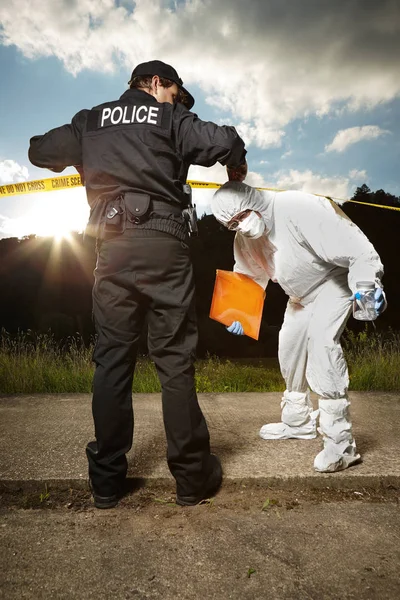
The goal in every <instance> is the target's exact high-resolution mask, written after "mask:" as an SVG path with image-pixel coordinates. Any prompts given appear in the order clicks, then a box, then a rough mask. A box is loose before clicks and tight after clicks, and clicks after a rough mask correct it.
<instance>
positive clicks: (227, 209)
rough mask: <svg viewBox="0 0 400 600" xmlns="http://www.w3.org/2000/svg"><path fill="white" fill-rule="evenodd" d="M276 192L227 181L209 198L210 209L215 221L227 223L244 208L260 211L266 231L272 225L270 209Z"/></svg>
mask: <svg viewBox="0 0 400 600" xmlns="http://www.w3.org/2000/svg"><path fill="white" fill-rule="evenodd" d="M275 196H276V192H267V191H264V192H261V191H259V190H257V189H256V188H253V187H250V186H249V185H247V184H245V183H240V182H238V181H228V182H227V183H225V184H224V185H223V186H222V187H221V188H220V189H219V190H217V191H216V192H215V194H214V196H213V198H212V199H211V210H212V212H213V213H214V216H215V218H216V219H217V221H219V222H220V223H222V225H227V224H228V223H229V221H230V220H231V219H233V217H235V216H236V215H238V214H239V213H241V212H243V211H244V210H254V211H257V212H259V213H260V215H261V217H262V219H263V221H264V223H265V227H266V233H268V231H270V230H271V227H272V209H273V201H274V198H275Z"/></svg>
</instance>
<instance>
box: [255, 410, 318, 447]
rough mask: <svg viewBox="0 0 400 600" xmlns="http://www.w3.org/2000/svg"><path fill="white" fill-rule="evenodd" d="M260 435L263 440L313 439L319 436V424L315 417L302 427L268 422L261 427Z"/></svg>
mask: <svg viewBox="0 0 400 600" xmlns="http://www.w3.org/2000/svg"><path fill="white" fill-rule="evenodd" d="M315 412H316V413H317V411H315ZM260 437H261V438H262V439H263V440H290V439H296V440H312V439H314V438H316V437H317V424H316V422H315V419H314V420H312V419H310V420H309V421H308V423H305V424H304V425H301V426H300V427H290V425H286V423H267V425H263V426H262V427H261V429H260Z"/></svg>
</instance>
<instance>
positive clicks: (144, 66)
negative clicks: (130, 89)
mask: <svg viewBox="0 0 400 600" xmlns="http://www.w3.org/2000/svg"><path fill="white" fill-rule="evenodd" d="M148 75H150V76H153V75H158V76H159V77H165V79H169V80H170V81H173V82H174V83H176V85H177V86H178V87H179V89H180V90H182V92H183V93H184V94H186V97H187V100H186V102H185V103H184V104H185V106H186V108H188V109H189V110H190V109H191V108H192V106H193V104H194V98H193V96H192V95H191V94H189V92H188V91H187V90H186V89H185V88H184V87H183V81H182V79H181V78H180V77H179V75H178V73H177V72H176V71H175V69H174V67H171V65H167V64H166V63H164V62H162V61H161V60H150V61H149V62H145V63H140V65H137V67H135V68H134V69H133V71H132V75H131V80H130V81H129V82H128V83H129V84H130V83H131V81H132V79H133V78H134V77H138V76H139V77H146V76H148Z"/></svg>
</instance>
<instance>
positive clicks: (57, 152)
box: [28, 110, 89, 172]
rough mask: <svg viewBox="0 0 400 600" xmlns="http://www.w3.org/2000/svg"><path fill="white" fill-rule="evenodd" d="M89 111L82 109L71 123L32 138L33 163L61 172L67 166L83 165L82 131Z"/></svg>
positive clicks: (30, 148)
mask: <svg viewBox="0 0 400 600" xmlns="http://www.w3.org/2000/svg"><path fill="white" fill-rule="evenodd" d="M88 112H89V111H88V110H81V111H80V112H79V113H77V114H76V115H75V116H74V118H73V119H72V121H71V124H70V125H62V126H61V127H56V128H55V129H51V130H50V131H49V132H47V133H45V134H44V135H35V136H34V137H33V138H31V140H30V146H29V152H28V156H29V160H30V161H31V163H32V164H34V165H35V166H36V167H45V168H47V169H51V170H52V171H56V172H61V171H62V170H63V169H65V167H70V166H73V165H81V164H82V145H81V139H82V131H83V128H84V126H85V123H86V116H87V114H88Z"/></svg>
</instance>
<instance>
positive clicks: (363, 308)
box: [353, 281, 378, 321]
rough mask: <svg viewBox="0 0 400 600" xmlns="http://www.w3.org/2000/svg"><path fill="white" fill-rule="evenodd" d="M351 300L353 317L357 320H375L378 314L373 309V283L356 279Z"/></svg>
mask: <svg viewBox="0 0 400 600" xmlns="http://www.w3.org/2000/svg"><path fill="white" fill-rule="evenodd" d="M356 285H357V291H356V293H355V294H354V300H353V317H354V318H355V319H357V320H358V321H375V319H376V318H377V316H378V314H377V312H376V310H375V283H374V282H373V281H358V282H357V284H356Z"/></svg>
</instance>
